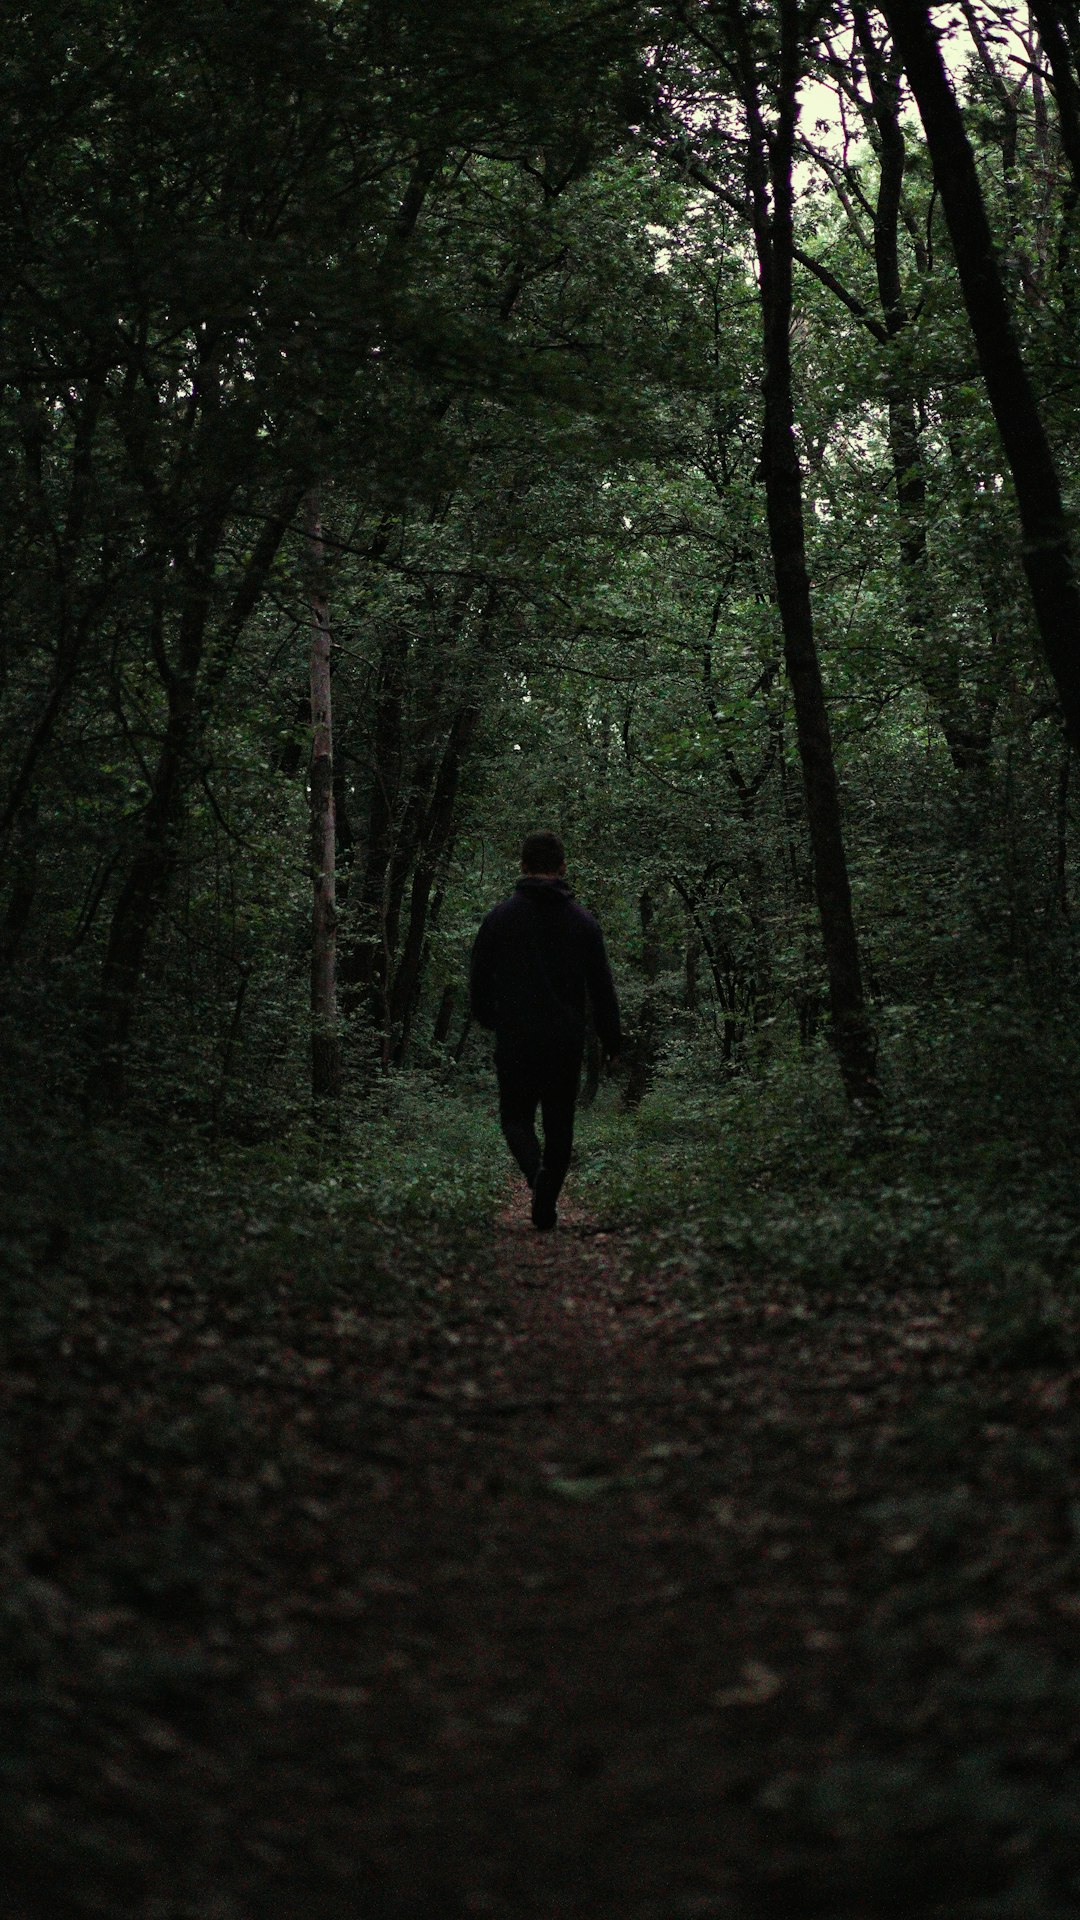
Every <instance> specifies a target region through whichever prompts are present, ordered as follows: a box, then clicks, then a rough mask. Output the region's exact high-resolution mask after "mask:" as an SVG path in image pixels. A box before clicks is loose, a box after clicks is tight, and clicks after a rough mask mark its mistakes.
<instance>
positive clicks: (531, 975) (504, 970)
mask: <svg viewBox="0 0 1080 1920" xmlns="http://www.w3.org/2000/svg"><path fill="white" fill-rule="evenodd" d="M470 992H471V999H472V1007H473V1012H474V1014H475V1016H476V1018H477V1019H478V1020H479V1021H480V1023H481V1025H483V1026H486V1027H493V1028H494V1029H495V1032H496V1035H497V1036H498V1038H499V1040H500V1042H511V1043H515V1044H518V1045H522V1044H529V1045H533V1044H538V1045H540V1046H549V1047H554V1048H556V1049H557V1050H558V1051H559V1052H571V1051H576V1052H577V1053H578V1054H579V1055H580V1051H581V1047H582V1044H583V1041H584V1036H585V997H586V994H588V996H589V998H590V999H591V1001H592V1005H593V1015H594V1018H595V1021H596V1028H597V1032H598V1034H599V1036H600V1040H601V1043H602V1045H603V1046H604V1048H605V1050H606V1051H607V1052H609V1053H617V1052H618V1049H619V1009H618V1002H617V1000H616V997H615V987H614V983H613V981H612V978H611V970H610V968H609V966H608V963H607V955H606V954H605V951H604V941H603V935H602V934H601V932H600V928H599V925H598V924H597V922H596V920H595V919H594V918H593V916H592V914H591V913H589V912H588V911H587V910H586V909H585V908H584V907H582V906H579V904H578V902H577V901H576V900H575V899H574V896H573V894H572V893H571V891H570V888H569V887H568V886H567V884H566V881H565V880H562V879H559V878H554V879H540V878H538V877H536V876H535V875H532V874H523V875H522V877H521V879H520V880H519V881H518V883H517V885H516V887H515V889H514V891H513V893H512V894H510V895H509V897H508V898H507V899H506V900H501V901H500V902H499V904H498V906H496V907H493V908H492V909H491V912H490V913H489V914H488V915H487V916H486V918H485V920H484V921H483V924H482V925H481V927H480V931H479V933H478V935H477V938H476V945H475V947H474V949H473V961H472V972H471V980H470Z"/></svg>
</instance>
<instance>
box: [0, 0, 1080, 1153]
mask: <svg viewBox="0 0 1080 1920" xmlns="http://www.w3.org/2000/svg"><path fill="white" fill-rule="evenodd" d="M1044 12H1045V13H1046V17H1045V18H1043V13H1044ZM961 14H962V16H963V17H962V18H961V17H960V16H958V19H959V25H960V29H961V31H962V33H963V38H962V39H961V38H960V37H959V35H956V34H954V35H953V36H952V37H951V38H950V39H949V40H948V42H947V47H948V51H949V62H948V65H947V66H943V65H942V63H941V59H940V56H939V55H938V53H937V51H936V46H937V43H936V38H935V36H934V35H933V33H931V32H929V30H928V27H927V22H926V21H925V20H924V19H923V18H922V16H921V15H920V13H919V10H918V9H917V8H907V7H904V8H899V9H897V17H896V19H895V20H893V19H892V16H891V15H889V13H888V9H886V16H885V17H883V16H881V15H878V14H873V13H870V12H868V11H866V10H865V9H859V8H856V9H854V10H852V12H851V13H850V15H849V14H848V13H846V12H844V10H843V9H832V10H830V9H822V8H820V7H812V8H808V9H800V8H799V7H798V6H796V5H794V4H792V5H784V6H775V7H762V8H760V9H755V8H749V9H746V8H744V9H737V8H727V9H725V8H723V7H717V8H712V7H708V8H701V9H694V8H689V9H685V10H680V9H678V8H676V9H674V10H673V11H672V12H671V13H670V15H666V14H665V13H664V11H663V9H653V8H643V9H639V8H635V7H631V6H619V7H616V8H613V9H603V10H599V11H596V10H590V9H588V8H583V7H582V6H580V5H579V4H576V5H572V6H566V7H558V6H556V7H552V6H550V5H544V6H537V7H534V8H531V9H530V8H529V7H517V6H508V7H506V8H494V9H492V8H489V7H486V6H485V7H483V8H479V9H475V10H471V11H470V10H469V9H468V8H466V9H465V10H464V11H457V12H455V13H454V14H453V16H452V18H451V17H446V16H445V13H444V10H434V11H432V12H430V13H429V12H428V11H427V10H426V9H425V8H423V7H414V6H410V7H409V8H405V9H380V8H378V7H375V8H371V7H366V6H348V7H337V6H326V5H318V6H313V7H311V8H308V9H306V10H301V11H300V12H299V13H298V12H296V11H294V10H289V11H288V12H286V11H285V10H284V9H281V8H278V7H276V6H268V7H266V8H264V9H263V10H262V11H261V12H259V13H258V14H257V16H256V15H251V14H245V16H244V19H243V21H242V22H241V21H240V20H239V18H238V17H237V18H233V17H231V16H230V14H229V12H228V11H227V10H225V9H222V8H218V7H216V6H207V7H206V8H204V9H202V10H198V9H196V10H195V11H194V12H193V13H190V14H188V13H185V14H184V16H183V17H182V18H181V17H179V16H178V15H177V14H176V13H175V10H171V9H170V10H164V9H163V10H155V9H151V10H149V11H147V10H146V9H144V8H140V9H138V10H137V11H129V10H126V9H125V8H123V7H106V8H104V9H97V10H95V11H94V12H93V13H92V14H89V15H87V16H85V18H82V19H80V18H78V17H76V16H73V15H72V13H71V12H70V11H69V10H67V9H64V8H60V9H57V10H56V13H55V17H53V16H52V15H49V14H48V13H47V14H46V16H45V18H44V22H42V21H39V20H37V19H35V24H34V29H33V31H31V28H30V25H29V21H28V20H27V21H24V23H23V27H22V30H21V32H20V33H19V34H17V35H16V38H15V41H14V46H13V58H12V60H11V61H10V62H9V66H8V75H7V80H6V83H5V84H6V86H7V88H8V101H7V106H8V115H7V120H8V129H9V130H8V132H7V134H6V136H5V140H6V151H5V156H4V160H5V164H4V178H5V187H4V209H3V220H4V230H5V251H6V255H7V259H8V262H9V269H8V273H9V294H8V299H7V301H6V304H5V313H4V322H3V325H4V338H3V373H4V382H5V387H4V392H5V404H4V438H3V459H4V463H5V498H6V500H7V502H8V509H7V512H6V514H5V516H4V526H3V533H2V538H3V541H4V545H5V556H4V557H5V566H4V583H5V584H4V592H5V596H6V605H5V609H4V636H5V637H4V658H3V685H2V700H3V727H2V754H3V760H2V780H3V799H2V828H3V836H4V837H3V858H4V887H5V893H4V909H3V913H4V918H3V957H4V965H5V969H6V972H7V978H8V979H9V981H10V983H11V985H10V995H11V1002H12V1005H13V1006H15V1007H17V1008H18V1009H19V1010H20V1014H21V1020H22V1022H24V1023H25V1026H26V1028H29V1027H32V1028H33V1031H34V1034H35V1037H43V1036H44V1035H46V1034H47V1035H48V1045H49V1047H50V1048H51V1049H52V1056H53V1058H54V1059H59V1058H62V1059H63V1061H64V1063H65V1066H68V1067H70V1070H71V1072H72V1074H73V1075H75V1076H81V1078H82V1082H83V1090H84V1092H85V1093H86V1096H87V1098H88V1099H89V1100H90V1102H91V1104H100V1105H102V1106H104V1107H107V1108H112V1109H114V1110H115V1109H116V1108H118V1107H119V1106H120V1105H122V1104H123V1103H124V1102H133V1103H136V1104H137V1105H138V1106H139V1107H140V1108H141V1110H142V1111H143V1112H144V1113H146V1114H147V1116H149V1115H151V1114H155V1115H157V1114H160V1113H161V1112H163V1111H167V1110H169V1109H176V1108H179V1109H181V1110H183V1111H184V1112H185V1113H186V1114H187V1115H188V1116H189V1118H190V1120H191V1121H192V1123H193V1124H194V1125H196V1126H197V1127H201V1128H203V1129H206V1128H209V1129H211V1130H212V1131H213V1132H214V1133H216V1134H218V1135H221V1134H226V1135H231V1136H239V1137H241V1138H245V1137H246V1138H257V1137H264V1136H266V1135H269V1134H272V1133H274V1132H275V1131H277V1130H279V1129H280V1128H281V1126H282V1122H283V1118H284V1117H285V1116H287V1115H293V1116H295V1115H296V1113H297V1112H298V1110H299V1108H300V1106H301V1104H302V1103H303V1101H304V1099H305V1088H306V1083H307V1082H308V1079H309V1074H308V1066H307V1062H308V1059H309V1057H310V1055H311V1053H312V1049H313V1046H314V1058H315V1065H314V1075H313V1078H314V1089H315V1093H316V1095H317V1096H322V1095H324V1094H328V1095H330V1096H331V1097H333V1096H334V1095H335V1094H336V1093H337V1092H338V1091H339V1089H340V1088H341V1087H342V1085H343V1083H344V1084H345V1085H347V1088H348V1098H349V1099H350V1100H351V1101H353V1102H355V1101H357V1100H361V1101H362V1100H363V1099H364V1098H365V1097H366V1096H367V1095H368V1094H369V1092H370V1091H371V1089H372V1088H373V1086H374V1085H375V1083H376V1082H377V1080H378V1078H379V1076H380V1075H385V1074H387V1073H393V1072H395V1071H397V1070H399V1069H402V1068H405V1069H423V1070H427V1071H432V1072H434V1073H436V1074H437V1075H441V1076H442V1077H443V1079H444V1080H445V1078H446V1077H447V1076H448V1074H449V1069H450V1067H451V1065H452V1063H454V1062H457V1063H458V1064H461V1063H463V1062H466V1061H468V1060H470V1059H471V1057H472V1053H473V1051H474V1048H475V1042H474V1040H473V1039H472V1037H471V1036H470V1035H469V1033H468V1031H467V1027H466V1024H465V1019H466V1015H465V1007H464V1000H463V993H462V980H463V976H464V972H465V964H466V959H467V953H468V946H469V941H470V938H471V934H472V931H473V929H474V926H475V923H476V919H477V916H478V913H479V912H480V911H481V910H482V908H483V907H484V906H485V905H486V904H487V903H489V902H490V900H491V899H492V898H494V897H497V896H498V893H499V892H500V890H501V889H502V888H503V887H504V886H505V884H506V882H507V878H508V876H509V875H510V874H512V871H513V856H514V852H515V849H516V845H517V843H518V841H519V839H520V835H521V832H522V831H523V823H525V825H526V826H527V824H528V823H529V822H530V821H533V820H535V819H540V820H552V821H554V822H555V823H556V824H557V825H558V827H559V828H560V829H561V830H562V831H563V832H564V835H565V837H566V838H567V840H568V842H569V844H570V847H571V851H572V859H573V872H574V877H575V880H576V883H577V885H578V889H579V891H580V893H581V895H582V897H583V898H585V899H586V900H587V901H588V902H589V903H590V904H592V905H594V907H595V908H596V909H597V910H598V911H599V912H600V914H601V915H602V917H603V919H604V921H605V924H606V925H607V926H608V927H609V929H610V937H611V941H612V945H613V949H614V952H615V955H616V959H617V964H618V967H619V970H620V975H621V977H622V978H623V980H624V982H625V989H624V990H625V994H626V998H627V1002H628V1006H629V1008H630V1010H631V1026H632V1030H633V1034H634V1044H633V1048H632V1065H631V1072H630V1084H629V1085H628V1086H627V1088H626V1098H627V1100H628V1101H629V1102H630V1103H631V1104H634V1103H636V1102H637V1101H639V1100H640V1099H641V1098H642V1096H643V1094H644V1093H645V1091H646V1089H647V1088H648V1086H649V1085H650V1084H651V1082H652V1080H653V1079H654V1077H655V1076H656V1075H657V1074H660V1075H661V1076H663V1075H664V1074H665V1073H667V1074H668V1075H670V1074H672V1073H673V1072H676V1071H678V1072H680V1073H690V1074H691V1075H692V1077H693V1078H694V1080H695V1081H696V1082H697V1083H698V1084H700V1085H701V1086H702V1087H705V1086H708V1085H710V1084H711V1086H712V1087H713V1088H714V1089H715V1090H716V1094H717V1096H718V1097H722V1093H723V1090H724V1088H725V1086H726V1085H728V1084H729V1083H730V1082H731V1080H732V1079H733V1078H734V1077H736V1076H751V1077H753V1076H760V1075H761V1074H762V1073H763V1072H766V1071H770V1070H773V1069H776V1068H777V1067H778V1066H779V1065H780V1064H781V1063H784V1062H791V1061H792V1060H793V1059H794V1058H795V1057H796V1056H797V1055H798V1053H799V1050H800V1049H802V1050H803V1051H804V1052H809V1053H810V1054H811V1055H813V1056H814V1058H815V1060H817V1058H818V1054H819V1050H820V1047H821V1044H822V1041H823V1039H824V1038H825V1036H828V1038H829V1039H830V1040H831V1042H832V1046H833V1049H834V1052H835V1055H836V1056H837V1059H838V1062H839V1068H840V1072H841V1075H842V1077H843V1081H844V1084H845V1086H846V1088H847V1091H848V1093H849V1095H850V1096H851V1098H852V1099H853V1100H855V1101H856V1103H858V1104H861V1105H863V1106H865V1105H867V1104H874V1103H876V1102H877V1101H878V1100H879V1099H881V1100H883V1101H884V1102H885V1103H886V1104H888V1102H889V1101H890V1099H895V1098H896V1096H897V1094H898V1093H902V1091H903V1089H904V1088H905V1086H910V1084H911V1082H912V1079H913V1077H917V1076H919V1074H920V1071H921V1067H922V1066H923V1065H925V1064H926V1063H927V1061H928V1059H930V1060H933V1059H936V1060H937V1061H938V1062H939V1063H942V1062H945V1061H947V1059H948V1057H949V1056H952V1057H953V1059H954V1060H955V1058H956V1056H957V1054H958V1053H966V1052H967V1051H968V1050H969V1049H970V1048H971V1047H973V1046H975V1047H976V1048H982V1047H984V1046H988V1047H989V1048H990V1050H991V1052H992V1053H994V1054H995V1055H996V1056H997V1057H998V1058H999V1059H1000V1046H1001V1044H1002V1041H1003V1039H1004V1037H1005V1036H1004V1034H1003V1031H1002V1029H1003V1028H1008V1027H1015V1026H1016V1025H1017V1023H1019V1024H1020V1025H1022V1026H1023V1025H1030V1027H1031V1029H1032V1031H1033V1032H1035V1033H1038V1032H1039V1031H1040V1030H1042V1031H1045V1028H1046V1026H1047V1024H1048V1023H1049V1024H1054V1023H1055V1022H1056V1021H1057V1020H1058V1019H1059V1018H1061V1017H1062V1016H1064V1018H1065V1019H1066V1021H1067V1019H1068V1013H1069V1011H1070V1009H1071V1003H1072V991H1073V939H1072V929H1071V913H1072V904H1073V895H1074V891H1075V885H1076V871H1075V847H1074V844H1073V843H1074V840H1075V833H1074V831H1073V826H1074V811H1075V810H1074V802H1073V795H1072V793H1071V791H1070V749H1069V741H1070V736H1071V738H1072V740H1073V741H1074V742H1075V740H1076V739H1077V736H1078V733H1080V663H1078V653H1077V633H1078V630H1080V629H1078V627H1077V619H1078V616H1080V600H1078V599H1077V593H1076V588H1075V585H1074V581H1073V575H1072V559H1071V549H1070V541H1071V530H1070V520H1069V512H1070V501H1069V492H1070V486H1071V477H1072V472H1073V467H1074V458H1073V453H1072V447H1073V436H1074V432H1075V395H1074V391H1073V388H1074V377H1073V369H1074V366H1075V362H1076V339H1075V295H1074V286H1075V262H1074V247H1075V233H1074V214H1075V204H1076V192H1077V177H1076V174H1075V172H1074V169H1075V168H1076V167H1077V165H1080V112H1078V106H1077V102H1078V99H1080V95H1078V92H1077V81H1076V77H1075V74H1074V69H1073V64H1072V58H1073V52H1074V51H1075V48H1074V46H1073V44H1072V43H1071V42H1070V39H1069V34H1070V32H1072V31H1073V29H1074V27H1075V23H1074V22H1073V21H1072V19H1071V15H1070V13H1069V10H1068V9H1067V8H1061V9H1054V8H1049V9H1048V10H1047V9H1042V10H1040V9H1035V10H1034V13H1033V16H1032V18H1031V19H1030V20H1029V19H1028V18H1027V16H1024V18H1021V17H1020V14H1019V13H1017V12H1016V11H1015V10H1010V9H1000V8H999V9H997V10H996V11H995V10H994V9H989V10H987V9H985V8H984V9H983V10H981V11H980V10H979V9H978V8H975V7H974V6H970V7H968V8H966V10H964V9H962V10H961ZM999 16H1000V18H999ZM905 35H911V36H921V39H922V42H925V45H923V46H921V49H920V47H919V46H917V45H916V44H915V41H914V39H913V41H912V44H911V46H910V47H909V46H908V45H907V42H906V40H905ZM920 59H921V60H922V62H923V65H924V66H926V68H927V71H928V73H929V75H930V79H929V82H927V81H926V80H925V78H924V76H923V73H922V69H921V68H920V67H917V62H918V61H919V60H920ZM905 62H906V64H907V65H908V66H909V67H912V66H913V65H915V66H916V70H917V72H918V76H919V87H920V89H923V88H925V87H926V86H927V85H929V86H930V87H931V90H932V85H933V82H934V79H935V72H936V77H937V81H938V83H939V87H940V91H941V96H942V99H941V100H940V101H937V100H934V99H932V98H931V99H930V100H929V101H928V100H924V101H923V103H922V104H923V116H924V119H925V120H926V122H927V124H928V125H929V127H930V129H931V152H930V153H928V147H927V140H926V137H925V136H924V135H923V133H922V131H921V128H920V124H919V119H918V117H917V115H916V113H915V112H914V110H913V107H912V102H911V98H910V93H909V88H908V86H907V85H906V84H905V81H904V67H905ZM957 98H959V99H960V100H961V101H962V103H963V105H962V111H961V110H960V109H958V107H957ZM942 102H943V104H942ZM934 142H938V143H940V147H941V154H940V157H939V174H940V176H941V181H940V184H939V185H937V186H935V184H934V172H933V166H932V148H933V143H934ZM950 142H952V143H954V144H957V143H958V146H959V151H960V153H961V155H962V158H963V160H964V161H965V162H966V165H967V169H968V170H967V171H966V172H965V168H964V166H963V165H961V164H960V163H959V162H957V161H956V160H955V158H954V157H953V156H952V153H951V148H950ZM987 221H988V222H989V228H990V231H991V232H992V233H993V236H994V251H993V252H992V254H991V255H990V256H989V257H988V256H987V255H986V254H985V253H982V252H980V247H979V241H978V238H977V237H976V239H975V242H974V244H973V245H969V246H968V247H967V253H970V254H971V256H972V257H971V259H970V260H969V259H968V257H967V253H965V250H964V243H963V242H961V245H960V247H959V248H958V247H957V243H956V232H957V231H958V230H959V231H961V232H962V233H963V234H967V233H970V232H972V231H975V230H977V229H978V227H979V223H980V222H983V223H985V222H987ZM991 280H992V284H990V282H991ZM972 318H973V319H974V322H975V325H974V330H973V326H972ZM1025 575H1026V577H1025ZM331 705H332V709H333V711H332V717H331ZM335 869H336V874H335ZM313 893H314V896H315V897H314V906H313V898H312V896H313ZM313 953H314V962H313V961H312V955H313ZM312 965H314V973H313V977H312V982H311V995H310V999H311V1008H312V1019H311V1020H309V1018H308V1015H307V1001H308V998H309V995H308V974H309V971H310V970H311V968H312ZM335 975H336V982H335ZM312 1029H314V1039H313V1032H312ZM1057 1054H1058V1044H1057V1039H1056V1037H1055V1041H1054V1045H1053V1046H1052V1048H1051V1055H1052V1057H1056V1056H1057ZM823 1070H824V1071H827V1068H826V1069H823Z"/></svg>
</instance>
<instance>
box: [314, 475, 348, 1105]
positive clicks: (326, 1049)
mask: <svg viewBox="0 0 1080 1920" xmlns="http://www.w3.org/2000/svg"><path fill="white" fill-rule="evenodd" d="M308 549H309V558H310V562H311V778H310V795H311V802H310V805H311V815H310V818H311V825H310V833H311V1091H312V1093H313V1095H314V1096H315V1098H316V1099H336V1098H337V1097H338V1095H339V1094H340V1092H341V1033H340V1029H339V1026H338V1013H337V902H336V899H335V893H334V738H333V724H332V711H331V704H330V619H329V613H328V609H327V603H326V584H325V578H324V571H323V541H322V524H321V521H320V519H319V507H318V501H317V498H316V497H315V495H311V496H310V497H309V500H308Z"/></svg>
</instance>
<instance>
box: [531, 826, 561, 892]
mask: <svg viewBox="0 0 1080 1920" xmlns="http://www.w3.org/2000/svg"><path fill="white" fill-rule="evenodd" d="M521 871H522V873H531V874H537V875H541V876H542V877H543V878H544V879H545V880H556V879H558V878H559V877H560V876H561V875H562V874H564V873H565V872H566V848H565V847H564V846H563V843H562V841H561V840H560V839H559V836H558V834H557V833H548V832H547V830H546V829H545V830H544V831H542V832H540V833H527V834H526V835H525V838H524V840H523V841H522V844H521Z"/></svg>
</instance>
